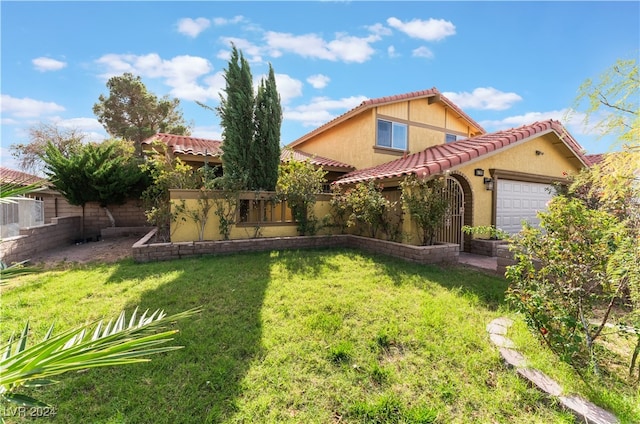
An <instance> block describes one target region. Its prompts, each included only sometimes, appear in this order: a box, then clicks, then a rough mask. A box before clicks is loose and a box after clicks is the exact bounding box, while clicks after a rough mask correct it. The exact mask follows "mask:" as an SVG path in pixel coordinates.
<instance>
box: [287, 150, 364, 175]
mask: <svg viewBox="0 0 640 424" xmlns="http://www.w3.org/2000/svg"><path fill="white" fill-rule="evenodd" d="M291 157H293V158H294V159H295V160H298V161H305V160H309V161H310V162H311V163H312V164H313V165H316V166H322V167H323V168H338V169H343V170H344V171H351V170H353V169H355V167H354V166H351V165H347V164H346V163H342V162H339V161H337V160H333V159H329V158H325V157H322V156H317V155H312V154H310V153H307V152H303V151H300V150H293V149H282V153H280V161H281V162H287V161H288V160H289V159H290V158H291Z"/></svg>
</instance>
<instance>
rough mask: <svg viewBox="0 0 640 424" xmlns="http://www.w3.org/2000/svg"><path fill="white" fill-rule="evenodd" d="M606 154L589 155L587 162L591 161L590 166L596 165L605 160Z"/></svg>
mask: <svg viewBox="0 0 640 424" xmlns="http://www.w3.org/2000/svg"><path fill="white" fill-rule="evenodd" d="M605 154H606V153H596V154H592V155H587V160H588V161H589V165H596V164H598V163H600V162H602V160H603V159H604V156H605Z"/></svg>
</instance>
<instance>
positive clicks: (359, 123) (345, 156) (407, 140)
mask: <svg viewBox="0 0 640 424" xmlns="http://www.w3.org/2000/svg"><path fill="white" fill-rule="evenodd" d="M288 147H290V148H293V149H295V150H297V151H300V152H303V153H305V154H308V155H318V156H323V157H326V158H331V159H334V160H337V161H340V162H344V163H347V164H350V165H352V166H354V167H355V168H356V169H355V170H354V171H351V172H349V173H347V174H345V175H343V176H342V177H340V178H339V179H338V180H337V181H336V184H339V185H353V184H356V183H359V182H363V181H369V180H375V181H377V182H379V183H382V184H383V185H384V187H385V191H387V192H393V191H394V190H395V191H399V184H400V181H401V180H402V179H403V178H405V177H406V176H408V175H412V174H413V175H417V176H421V177H427V178H428V177H431V176H436V175H446V176H447V185H448V188H449V189H450V190H449V193H450V195H451V205H452V206H451V208H450V210H449V212H448V215H447V217H446V218H445V220H444V222H443V226H442V228H441V229H440V231H439V238H440V241H443V242H451V243H457V244H460V245H461V248H462V249H465V247H466V246H465V244H466V242H468V241H469V238H470V236H467V235H463V234H462V231H461V228H462V226H464V225H468V226H487V225H495V226H496V227H498V228H501V229H502V230H504V231H506V232H509V233H515V232H517V231H519V230H520V228H521V223H522V220H527V221H529V222H531V223H532V224H536V223H537V218H536V212H537V211H539V210H541V209H544V207H545V205H546V203H547V201H548V200H549V199H550V197H551V196H552V193H553V187H552V185H553V183H555V182H560V181H563V180H566V175H568V174H574V173H576V172H578V171H579V170H580V169H581V168H583V167H585V166H589V164H590V161H589V159H588V158H587V157H586V156H585V155H584V153H583V151H582V147H581V146H580V145H579V144H578V142H577V141H576V140H575V139H574V138H573V137H572V136H571V134H569V133H568V131H567V130H566V129H565V128H564V127H563V126H562V124H561V123H560V122H557V121H554V120H547V121H542V122H535V123H532V124H530V125H524V126H521V127H519V128H512V129H509V130H504V131H499V132H495V133H487V132H486V131H485V130H484V129H483V128H482V127H481V126H480V125H479V124H478V123H477V122H475V121H474V120H473V119H472V118H471V117H470V116H469V115H467V114H466V113H465V112H464V111H462V110H461V109H460V108H459V107H457V106H456V105H455V104H454V103H453V102H452V101H451V100H449V99H447V98H446V96H444V95H442V94H441V93H440V92H439V91H438V90H437V89H436V88H431V89H429V90H423V91H417V92H412V93H407V94H402V95H395V96H389V97H382V98H377V99H371V100H367V101H364V102H362V103H361V104H360V105H359V106H357V107H355V108H353V109H351V110H350V111H348V112H346V113H344V114H342V115H340V116H338V117H337V118H335V119H333V120H332V121H330V122H328V123H326V124H324V125H322V126H320V127H318V128H317V129H315V130H313V131H311V132H309V133H308V134H305V135H304V136H302V137H300V138H299V139H297V140H295V141H293V142H291V143H290V144H289V145H288ZM396 197H397V195H396Z"/></svg>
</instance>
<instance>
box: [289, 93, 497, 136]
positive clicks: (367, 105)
mask: <svg viewBox="0 0 640 424" xmlns="http://www.w3.org/2000/svg"><path fill="white" fill-rule="evenodd" d="M437 96H439V97H440V100H441V101H442V102H443V103H444V104H445V105H447V106H448V107H449V108H451V109H453V110H455V111H456V112H457V113H458V114H459V115H460V116H461V117H462V118H463V119H465V120H466V121H467V122H469V123H470V124H471V125H473V126H474V127H476V128H478V129H479V130H480V131H481V132H482V133H484V132H485V130H484V128H482V126H480V124H478V123H477V122H476V121H475V120H474V119H473V118H471V117H470V116H469V115H467V114H466V113H465V112H464V111H463V110H462V109H460V108H459V107H458V106H457V105H456V104H455V103H453V102H452V101H451V100H449V99H448V98H447V97H445V96H444V95H442V94H440V91H438V89H437V88H435V87H433V88H430V89H428V90H421V91H414V92H411V93H405V94H396V95H394V96H386V97H378V98H375V99H369V100H365V101H363V102H362V103H360V104H359V105H358V106H356V107H355V108H353V109H351V110H349V111H347V112H345V113H343V114H342V115H340V116H337V117H336V118H334V119H332V120H331V121H329V122H327V123H325V124H323V125H321V126H320V127H318V128H316V129H314V130H313V131H311V132H309V133H307V134H305V135H303V136H302V137H300V138H298V139H297V140H294V141H293V142H291V143H289V147H294V146H296V145H298V144H300V143H302V142H303V141H305V140H307V139H309V138H311V137H312V136H314V135H316V134H320V133H322V132H323V131H325V130H327V129H329V128H331V127H333V126H334V125H336V124H338V123H340V122H342V121H344V120H346V119H348V118H350V117H352V116H354V115H357V114H359V113H361V112H363V111H365V110H368V109H371V108H373V107H375V106H380V105H383V104H388V103H397V102H401V101H405V100H415V99H420V98H427V97H437Z"/></svg>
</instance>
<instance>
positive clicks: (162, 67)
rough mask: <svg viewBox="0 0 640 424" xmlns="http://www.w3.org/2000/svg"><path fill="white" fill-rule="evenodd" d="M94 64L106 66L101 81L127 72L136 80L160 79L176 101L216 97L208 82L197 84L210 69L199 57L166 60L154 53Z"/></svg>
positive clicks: (114, 57) (104, 58)
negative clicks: (137, 77)
mask: <svg viewBox="0 0 640 424" xmlns="http://www.w3.org/2000/svg"><path fill="white" fill-rule="evenodd" d="M97 63H98V64H100V65H102V66H104V67H106V72H105V73H103V74H102V75H101V77H103V78H105V79H107V78H110V77H112V76H116V75H121V74H122V73H124V72H130V73H132V74H134V75H139V76H140V77H147V78H160V79H162V80H163V81H164V83H165V84H166V85H168V86H169V87H171V90H170V95H171V96H174V97H177V98H179V99H183V100H197V101H205V100H207V99H210V98H214V97H216V98H217V90H216V87H212V86H211V85H210V84H207V81H211V80H210V79H205V85H201V84H200V83H199V79H200V78H202V77H205V76H206V75H208V74H209V73H210V72H211V71H212V70H213V66H212V65H211V63H210V62H209V61H208V60H207V59H204V58H202V57H199V56H189V55H183V56H175V57H173V58H171V59H168V60H167V59H162V58H161V57H160V56H159V55H158V54H156V53H150V54H147V55H142V56H137V55H118V54H107V55H104V56H102V57H101V58H99V59H98V60H97Z"/></svg>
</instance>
